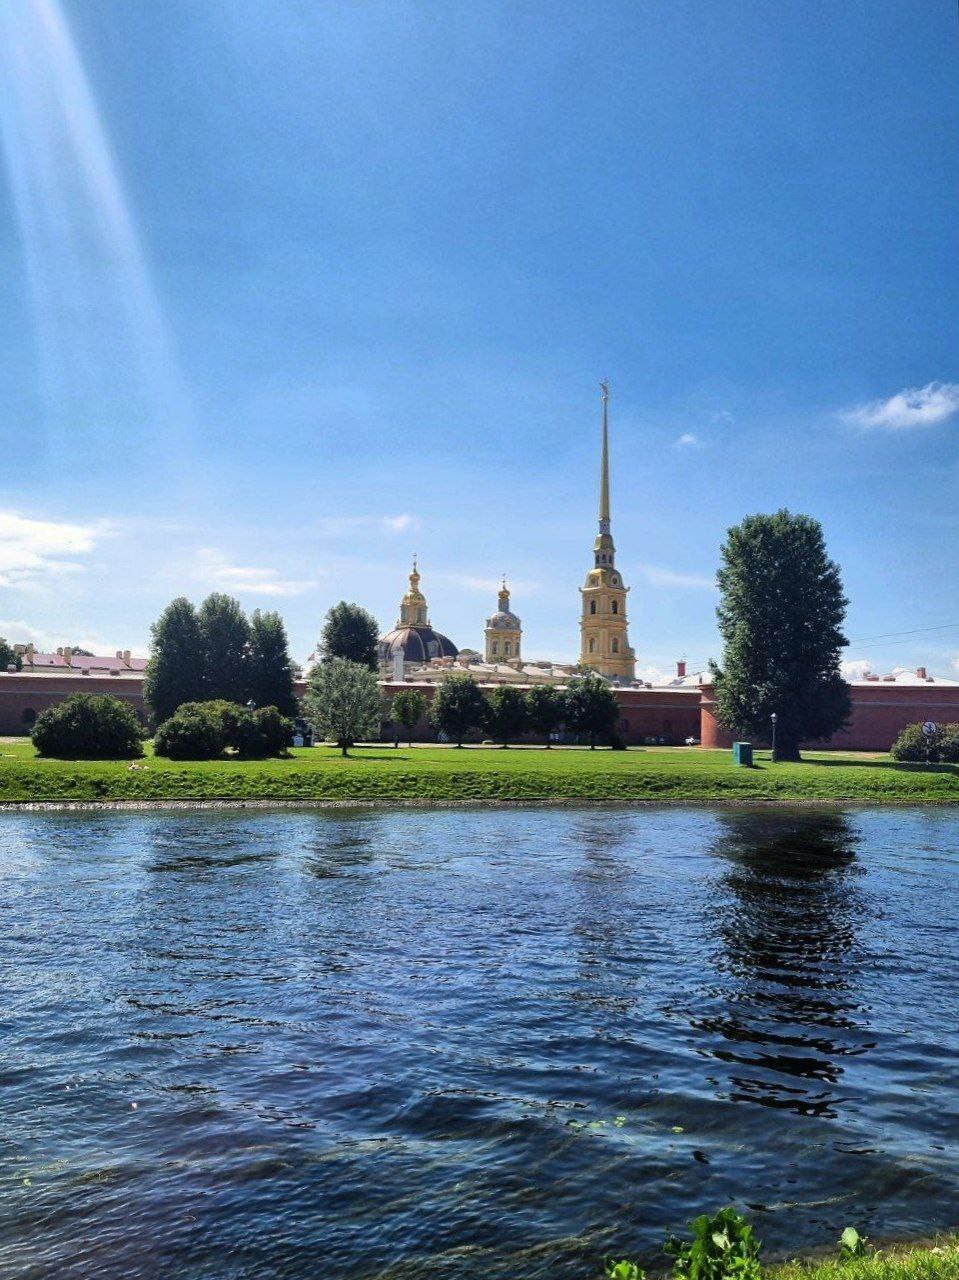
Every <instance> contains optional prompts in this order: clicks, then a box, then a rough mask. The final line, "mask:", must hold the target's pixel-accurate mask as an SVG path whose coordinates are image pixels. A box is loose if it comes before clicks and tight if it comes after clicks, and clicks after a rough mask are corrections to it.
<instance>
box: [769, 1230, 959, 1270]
mask: <svg viewBox="0 0 959 1280" xmlns="http://www.w3.org/2000/svg"><path fill="white" fill-rule="evenodd" d="M766 1274H767V1276H768V1277H769V1280H959V1238H957V1237H955V1236H949V1237H946V1238H943V1239H941V1240H939V1241H937V1242H936V1243H935V1244H921V1245H897V1246H894V1247H892V1248H889V1249H882V1250H881V1251H879V1252H877V1253H868V1254H866V1256H865V1257H862V1258H849V1259H846V1260H843V1259H841V1258H823V1259H819V1260H818V1261H817V1260H814V1261H809V1262H789V1263H785V1264H783V1265H781V1266H778V1267H770V1268H769V1270H768V1271H767V1272H766Z"/></svg>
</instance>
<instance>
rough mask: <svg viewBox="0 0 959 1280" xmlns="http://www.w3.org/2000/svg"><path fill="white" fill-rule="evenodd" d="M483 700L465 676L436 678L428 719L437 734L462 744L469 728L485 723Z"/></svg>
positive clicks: (484, 702) (476, 685)
mask: <svg viewBox="0 0 959 1280" xmlns="http://www.w3.org/2000/svg"><path fill="white" fill-rule="evenodd" d="M486 711H487V703H486V699H485V698H484V697H483V694H482V691H481V690H480V687H479V685H478V684H477V683H476V681H475V680H474V679H473V677H472V676H468V675H450V676H446V677H445V678H444V679H443V680H441V681H440V683H439V686H438V687H437V690H436V694H435V695H434V697H433V705H432V706H431V707H430V720H431V721H432V722H433V724H434V725H435V727H436V728H437V729H439V730H440V732H441V733H445V734H446V736H447V737H448V738H452V740H453V741H454V742H455V743H456V745H457V746H458V747H461V746H462V745H463V739H464V738H465V737H466V735H467V734H468V733H469V732H470V731H471V730H473V729H480V728H482V726H483V725H484V724H485V723H486Z"/></svg>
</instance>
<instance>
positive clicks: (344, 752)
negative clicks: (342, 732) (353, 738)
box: [340, 739, 350, 756]
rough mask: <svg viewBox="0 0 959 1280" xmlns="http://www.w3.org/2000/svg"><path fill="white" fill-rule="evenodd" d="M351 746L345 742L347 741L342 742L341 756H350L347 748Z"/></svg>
mask: <svg viewBox="0 0 959 1280" xmlns="http://www.w3.org/2000/svg"><path fill="white" fill-rule="evenodd" d="M349 745H350V744H349V743H348V742H347V741H345V739H344V741H342V742H341V743H340V754H341V755H343V756H345V755H347V754H348V751H347V748H348V747H349Z"/></svg>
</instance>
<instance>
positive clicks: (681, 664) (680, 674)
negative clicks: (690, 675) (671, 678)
mask: <svg viewBox="0 0 959 1280" xmlns="http://www.w3.org/2000/svg"><path fill="white" fill-rule="evenodd" d="M685 675H686V659H685V658H680V660H679V661H678V662H677V663H676V678H677V679H678V680H682V679H683V678H684V677H685Z"/></svg>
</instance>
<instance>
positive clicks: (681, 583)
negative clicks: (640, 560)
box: [639, 564, 716, 591]
mask: <svg viewBox="0 0 959 1280" xmlns="http://www.w3.org/2000/svg"><path fill="white" fill-rule="evenodd" d="M639 572H640V573H641V574H642V576H643V577H644V578H645V579H646V581H647V582H648V583H649V584H650V585H651V586H653V587H692V588H694V589H696V590H700V591H712V590H714V589H715V587H716V580H715V578H708V577H706V575H705V574H699V573H677V572H676V571H675V570H673V569H663V568H660V566H658V565H655V564H641V565H640V566H639Z"/></svg>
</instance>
